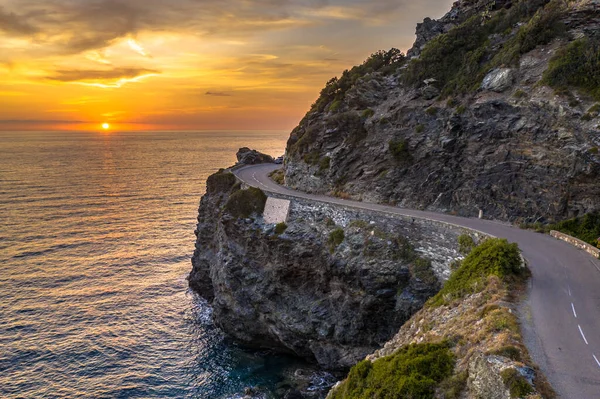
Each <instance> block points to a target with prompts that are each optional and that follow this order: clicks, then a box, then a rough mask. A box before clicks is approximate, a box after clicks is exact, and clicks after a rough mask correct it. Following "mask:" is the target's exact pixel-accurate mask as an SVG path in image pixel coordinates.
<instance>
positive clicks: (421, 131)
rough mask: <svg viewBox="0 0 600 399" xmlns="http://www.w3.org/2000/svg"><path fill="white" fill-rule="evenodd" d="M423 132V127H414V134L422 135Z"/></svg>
mask: <svg viewBox="0 0 600 399" xmlns="http://www.w3.org/2000/svg"><path fill="white" fill-rule="evenodd" d="M424 131H425V125H417V126H416V127H415V132H417V133H423V132H424Z"/></svg>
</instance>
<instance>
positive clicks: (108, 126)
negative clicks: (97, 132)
mask: <svg viewBox="0 0 600 399" xmlns="http://www.w3.org/2000/svg"><path fill="white" fill-rule="evenodd" d="M102 129H104V130H108V129H110V125H109V124H108V123H103V124H102Z"/></svg>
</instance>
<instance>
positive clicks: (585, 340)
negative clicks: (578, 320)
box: [577, 324, 589, 345]
mask: <svg viewBox="0 0 600 399" xmlns="http://www.w3.org/2000/svg"><path fill="white" fill-rule="evenodd" d="M577 327H579V332H580V333H581V336H582V337H583V341H584V342H585V344H586V345H589V344H588V342H587V339H585V335H583V330H582V329H581V326H580V325H579V324H578V325H577Z"/></svg>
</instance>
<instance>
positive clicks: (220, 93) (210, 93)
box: [204, 91, 232, 97]
mask: <svg viewBox="0 0 600 399" xmlns="http://www.w3.org/2000/svg"><path fill="white" fill-rule="evenodd" d="M204 95H206V96H215V97H231V96H232V95H231V94H229V93H225V92H223V91H207V92H206V93H204Z"/></svg>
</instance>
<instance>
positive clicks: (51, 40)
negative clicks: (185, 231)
mask: <svg viewBox="0 0 600 399" xmlns="http://www.w3.org/2000/svg"><path fill="white" fill-rule="evenodd" d="M451 3H452V1H449V0H437V1H436V0H423V1H420V2H415V1H408V0H371V1H367V0H351V1H339V0H235V1H234V0H169V1H164V0H98V1H95V0H46V1H43V0H0V105H1V106H0V130H47V129H66V130H88V129H98V128H99V127H100V124H101V123H102V122H110V123H111V125H112V129H118V130H147V129H156V130H162V129H236V130H251V129H290V128H292V127H293V126H295V125H296V123H297V122H298V121H299V120H300V118H301V117H302V115H304V113H305V112H306V111H307V110H308V108H309V106H310V104H311V103H312V102H313V101H314V100H315V99H316V97H317V95H318V93H319V91H320V89H321V87H322V86H323V85H324V84H325V82H326V81H327V80H329V78H331V77H332V76H335V75H339V74H340V72H341V71H343V70H344V69H346V68H349V67H351V66H352V65H355V64H358V63H361V62H362V61H363V60H364V59H365V58H366V57H367V56H368V55H369V54H370V53H372V52H374V51H376V50H379V49H389V48H391V47H397V48H400V49H402V50H403V51H405V50H406V49H407V48H408V47H410V45H411V44H412V42H413V41H414V30H415V25H416V23H417V22H419V21H421V20H422V19H423V18H424V17H425V16H431V17H439V16H441V15H443V14H444V13H445V12H446V11H447V10H448V9H449V8H450V5H451Z"/></svg>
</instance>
